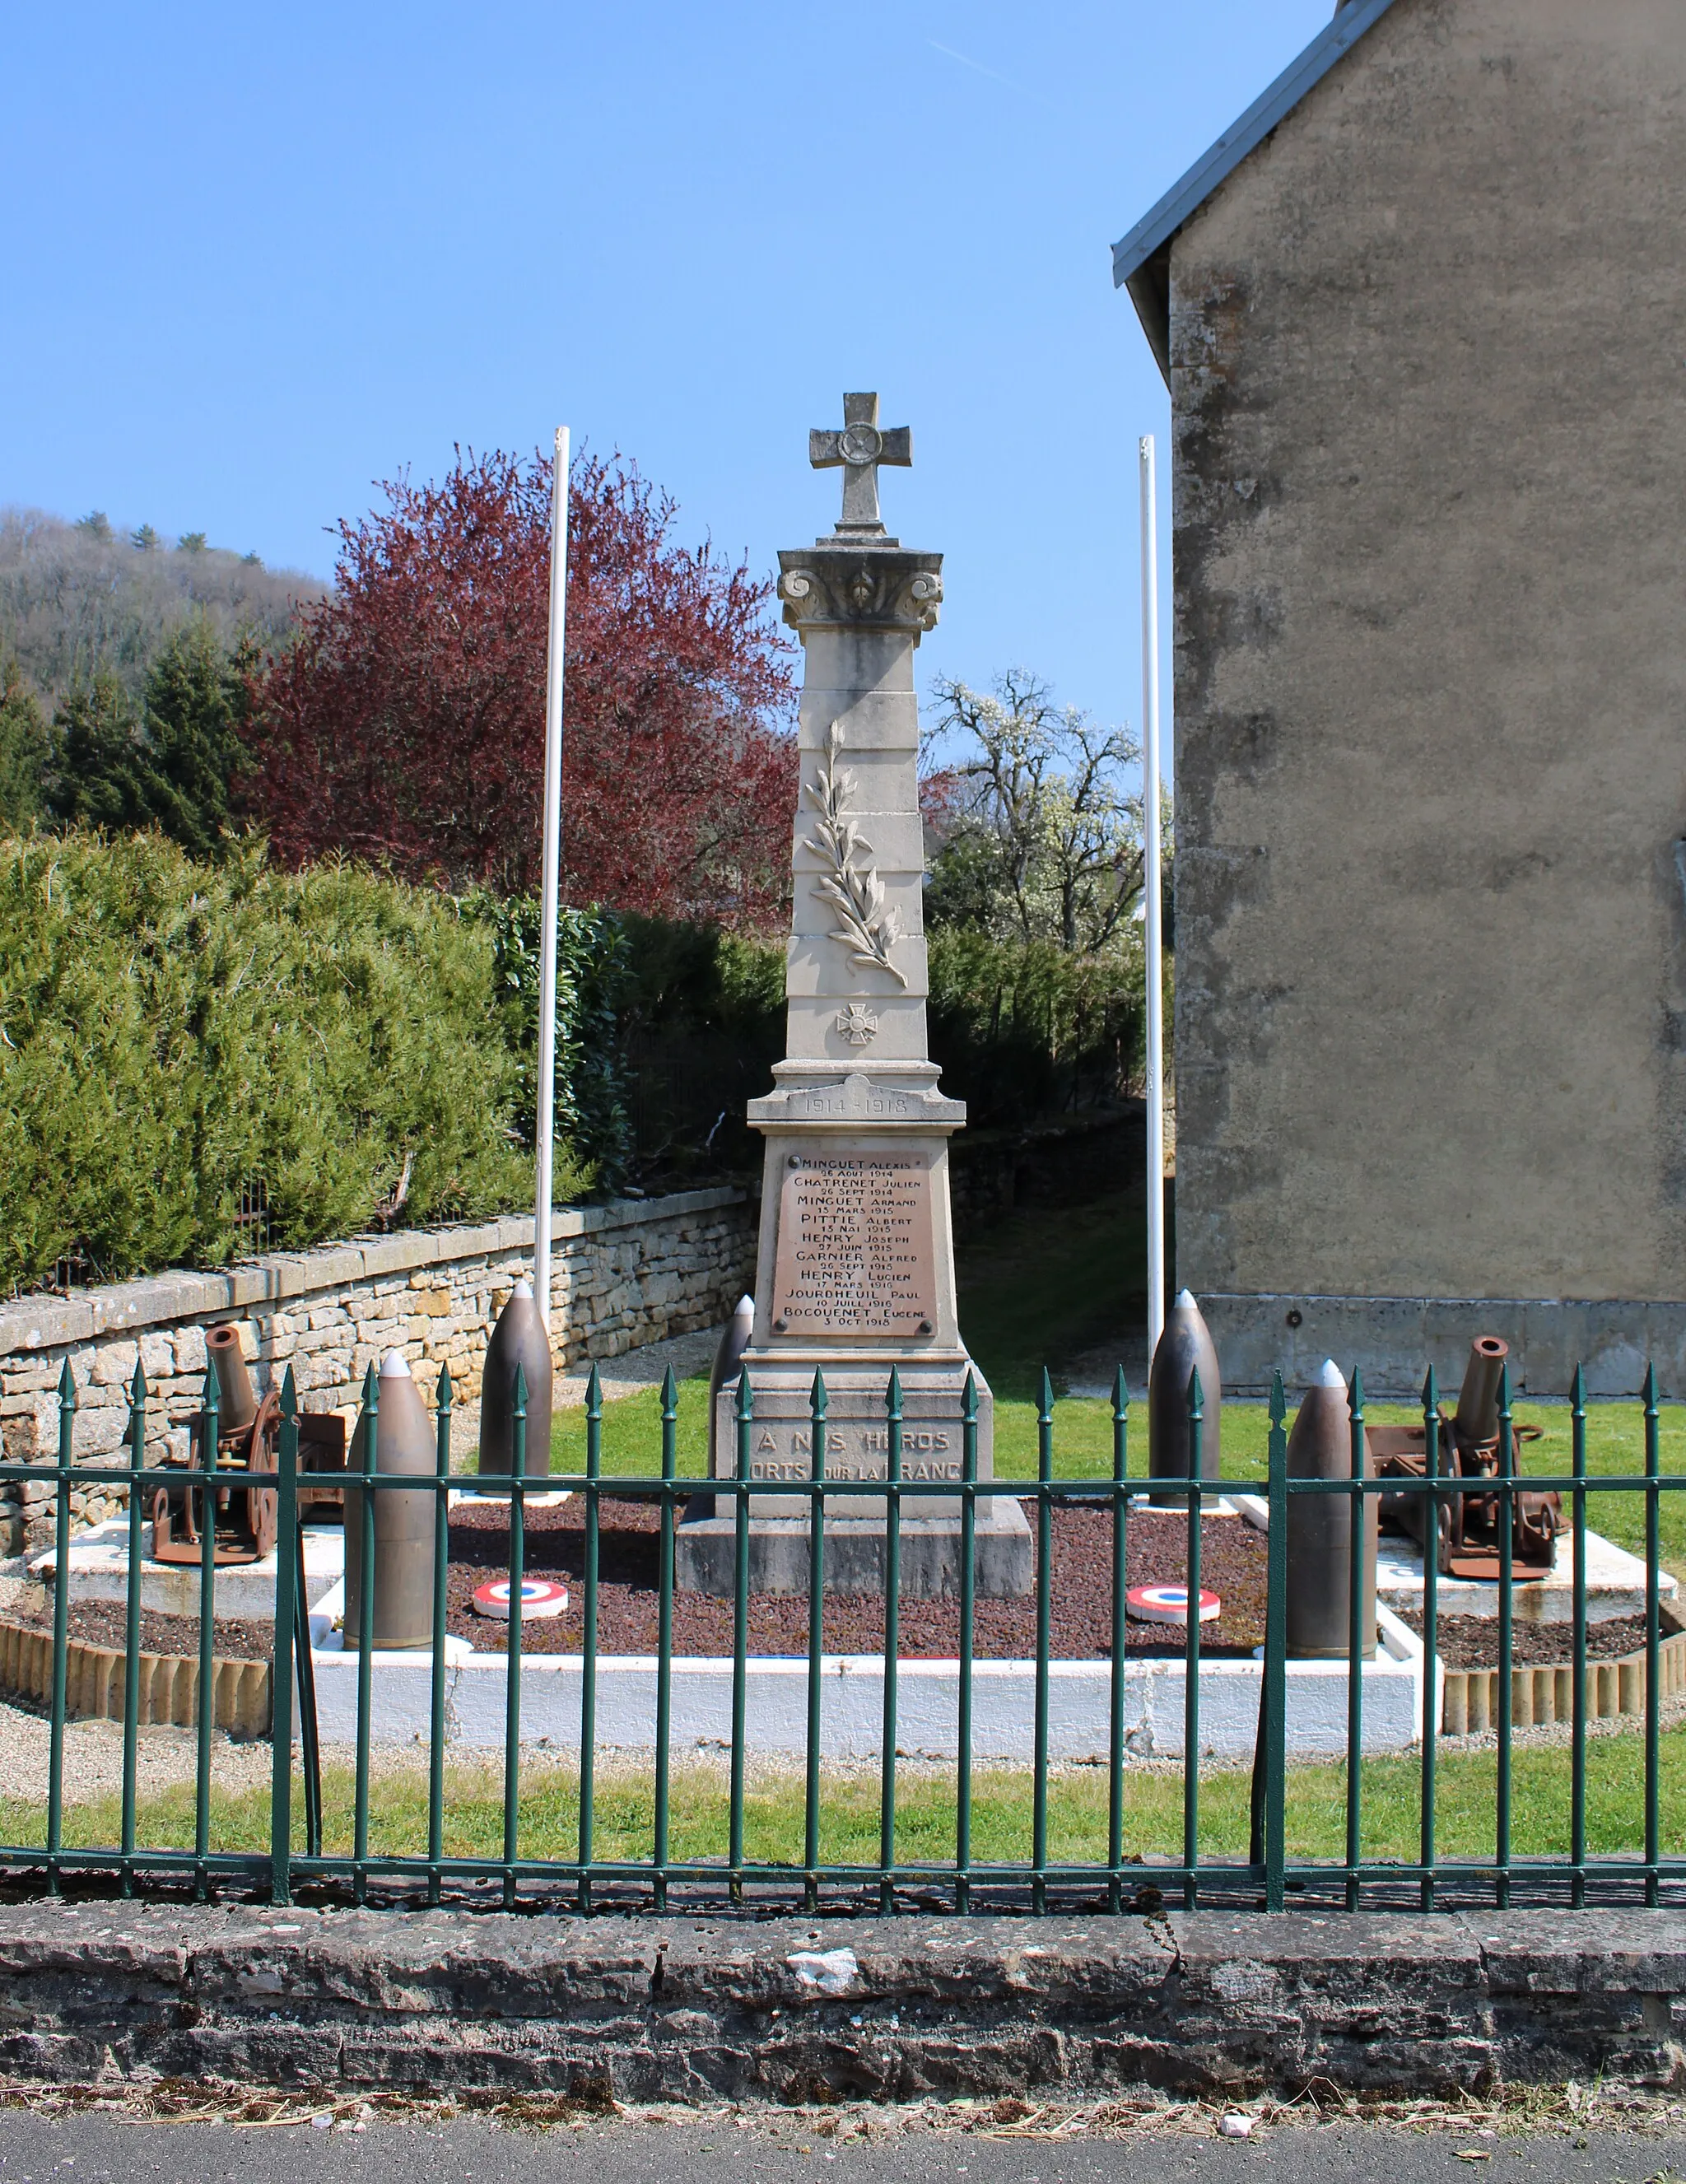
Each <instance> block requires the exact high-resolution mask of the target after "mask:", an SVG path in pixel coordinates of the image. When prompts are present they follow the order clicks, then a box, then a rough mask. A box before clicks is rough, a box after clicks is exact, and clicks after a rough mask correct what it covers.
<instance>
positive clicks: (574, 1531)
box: [448, 1496, 1267, 1661]
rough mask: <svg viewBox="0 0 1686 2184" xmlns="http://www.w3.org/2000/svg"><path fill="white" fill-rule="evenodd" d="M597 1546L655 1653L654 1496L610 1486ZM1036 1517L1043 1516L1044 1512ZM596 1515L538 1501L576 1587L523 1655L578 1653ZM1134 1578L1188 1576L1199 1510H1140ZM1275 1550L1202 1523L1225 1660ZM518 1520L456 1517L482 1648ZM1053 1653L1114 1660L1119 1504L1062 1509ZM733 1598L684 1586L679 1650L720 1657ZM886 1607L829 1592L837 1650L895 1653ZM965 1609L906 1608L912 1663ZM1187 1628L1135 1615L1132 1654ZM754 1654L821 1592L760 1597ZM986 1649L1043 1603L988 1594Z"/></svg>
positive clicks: (603, 1598)
mask: <svg viewBox="0 0 1686 2184" xmlns="http://www.w3.org/2000/svg"><path fill="white" fill-rule="evenodd" d="M601 1507H602V1515H601V1524H600V1531H599V1546H598V1647H599V1650H600V1651H601V1652H605V1653H654V1652H655V1651H656V1636H657V1614H658V1605H659V1603H658V1599H657V1590H656V1587H657V1577H658V1570H659V1563H658V1555H659V1537H658V1534H659V1518H658V1515H657V1512H656V1509H655V1507H654V1504H651V1503H648V1502H636V1501H616V1500H611V1499H610V1498H609V1497H608V1496H605V1497H604V1501H603V1503H602V1505H601ZM1032 1522H1034V1518H1033V1516H1032ZM583 1528H584V1518H583V1513H582V1511H581V1507H580V1504H579V1502H578V1501H577V1500H576V1501H573V1502H567V1503H565V1505H564V1506H563V1507H561V1508H559V1509H545V1510H534V1511H532V1512H531V1513H530V1514H529V1516H528V1518H527V1520H526V1572H527V1574H528V1575H529V1576H530V1577H540V1578H551V1579H554V1580H559V1581H560V1582H561V1583H562V1584H564V1585H566V1586H567V1587H568V1591H569V1602H568V1606H567V1608H566V1609H565V1612H564V1613H562V1614H561V1615H560V1616H558V1617H555V1618H554V1619H547V1620H544V1621H542V1622H541V1621H527V1622H525V1623H524V1624H522V1630H521V1644H522V1649H523V1651H524V1652H540V1653H577V1652H579V1651H580V1649H581V1615H582V1610H581V1578H582V1575H583V1572H584V1568H585V1555H584V1546H585V1541H584V1535H583ZM1126 1539H1127V1582H1128V1583H1129V1584H1130V1585H1153V1584H1176V1583H1178V1582H1180V1581H1181V1580H1182V1577H1183V1576H1184V1574H1185V1568H1186V1562H1185V1556H1186V1548H1187V1541H1188V1519H1187V1518H1186V1517H1185V1516H1183V1515H1182V1513H1180V1512H1177V1513H1170V1514H1166V1515H1160V1514H1159V1513H1154V1512H1141V1513H1138V1512H1135V1511H1132V1513H1131V1514H1130V1517H1129V1520H1128V1525H1127V1533H1126ZM1266 1552H1267V1550H1266V1542H1265V1537H1264V1535H1263V1534H1262V1533H1260V1532H1255V1530H1254V1529H1253V1527H1252V1526H1251V1525H1250V1524H1245V1523H1244V1522H1242V1520H1241V1519H1239V1518H1233V1517H1208V1518H1205V1520H1204V1521H1203V1524H1202V1526H1201V1541H1200V1558H1201V1582H1202V1584H1203V1585H1204V1586H1205V1589H1206V1591H1209V1592H1216V1594H1217V1595H1218V1596H1219V1597H1220V1599H1221V1601H1222V1602H1223V1612H1222V1614H1221V1617H1220V1619H1218V1620H1217V1621H1216V1622H1214V1623H1209V1624H1206V1625H1205V1628H1204V1629H1203V1630H1202V1632H1201V1634H1200V1643H1201V1650H1202V1651H1203V1652H1205V1653H1207V1654H1209V1655H1211V1656H1214V1657H1216V1658H1226V1657H1227V1658H1231V1659H1233V1658H1242V1657H1250V1656H1251V1654H1252V1652H1253V1649H1254V1647H1255V1646H1258V1645H1260V1644H1262V1642H1263V1640H1264V1631H1265V1583H1266ZM508 1569H509V1530H508V1525H507V1521H506V1519H505V1517H504V1513H503V1511H502V1510H501V1509H498V1508H496V1507H491V1506H487V1507H481V1508H477V1509H459V1510H458V1511H457V1512H456V1513H455V1514H454V1515H453V1518H452V1523H451V1570H450V1575H449V1579H448V1625H449V1628H450V1629H451V1630H452V1631H453V1633H454V1634H455V1635H458V1636H459V1637H464V1638H467V1639H469V1640H470V1641H471V1642H472V1643H473V1645H474V1646H475V1647H476V1651H478V1652H501V1651H502V1650H504V1646H506V1645H507V1642H508V1641H507V1638H506V1636H505V1634H504V1629H503V1626H502V1625H501V1624H498V1623H494V1622H491V1621H488V1620H487V1619H486V1618H485V1617H483V1616H480V1615H477V1614H476V1613H475V1612H474V1608H473V1604H472V1602H473V1594H474V1589H475V1587H476V1585H483V1584H485V1583H486V1581H487V1580H488V1579H489V1578H492V1577H496V1576H500V1575H503V1574H506V1573H507V1571H508ZM1052 1571H1053V1581H1052V1584H1051V1585H1050V1587H1049V1594H1050V1603H1051V1606H1050V1615H1049V1623H1050V1641H1051V1642H1050V1652H1051V1656H1052V1658H1054V1659H1055V1660H1061V1661H1093V1660H1105V1659H1106V1658H1109V1656H1110V1652H1111V1650H1112V1518H1111V1514H1110V1511H1107V1510H1104V1509H1093V1508H1083V1507H1065V1508H1061V1507H1055V1508H1054V1513H1053V1541H1052ZM883 1638H884V1603H883V1600H882V1597H881V1596H877V1595H875V1594H849V1593H832V1592H830V1591H828V1592H827V1594H826V1608H825V1641H824V1642H825V1648H826V1652H833V1653H872V1652H880V1651H882V1646H883ZM673 1642H674V1649H675V1651H676V1652H679V1653H682V1654H690V1655H693V1656H702V1657H704V1658H721V1657H729V1656H730V1654H731V1652H732V1603H731V1602H730V1601H728V1600H716V1599H712V1598H709V1597H708V1596H704V1595H701V1594H698V1593H689V1592H680V1591H676V1592H675V1594H674V1601H673ZM1182 1644H1183V1641H1182V1635H1181V1633H1180V1631H1179V1632H1176V1633H1173V1632H1171V1630H1167V1629H1166V1626H1165V1625H1163V1624H1133V1623H1132V1624H1131V1625H1130V1636H1129V1650H1130V1652H1132V1654H1138V1655H1140V1656H1142V1657H1143V1658H1152V1657H1155V1656H1158V1657H1160V1658H1166V1657H1170V1656H1173V1655H1180V1654H1181V1652H1182ZM749 1650H750V1652H752V1653H756V1654H775V1655H790V1654H805V1653H806V1652H807V1650H808V1601H807V1597H806V1596H805V1595H804V1594H791V1593H784V1594H776V1593H758V1594H756V1595H754V1596H753V1597H752V1598H751V1601H750V1603H749ZM974 1650H975V1652H976V1654H977V1658H979V1659H980V1660H1022V1659H1025V1658H1027V1657H1030V1656H1032V1655H1033V1654H1034V1653H1035V1651H1036V1602H1035V1599H1034V1597H1027V1598H1022V1599H1018V1600H985V1599H980V1600H979V1601H978V1602H977V1621H976V1626H975V1637H974ZM959 1652H960V1606H959V1603H958V1602H956V1601H954V1600H914V1599H908V1598H904V1600H903V1602H902V1604H901V1644H900V1654H901V1657H902V1658H905V1659H909V1660H951V1659H953V1658H954V1657H955V1656H956V1655H957V1654H958V1653H959Z"/></svg>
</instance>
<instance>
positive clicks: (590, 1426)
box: [580, 1364, 603, 1911]
mask: <svg viewBox="0 0 1686 2184" xmlns="http://www.w3.org/2000/svg"><path fill="white" fill-rule="evenodd" d="M602 1473H603V1384H602V1382H601V1381H600V1380H599V1379H598V1370H597V1367H596V1365H595V1364H593V1367H592V1369H591V1375H590V1378H589V1379H587V1382H586V1507H585V1520H586V1541H585V1556H586V1562H585V1597H584V1601H583V1603H582V1606H583V1610H584V1615H583V1623H584V1627H583V1629H582V1630H581V1637H580V1649H581V1650H580V1908H581V1911H589V1910H590V1909H591V1903H592V1877H591V1865H592V1857H593V1833H594V1824H595V1819H596V1814H595V1812H594V1809H593V1808H594V1804H595V1800H596V1796H597V1562H598V1518H599V1509H598V1495H599V1493H600V1491H601V1485H600V1481H601V1478H602Z"/></svg>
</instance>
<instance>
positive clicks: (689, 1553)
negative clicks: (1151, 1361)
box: [676, 1351, 1034, 1599]
mask: <svg viewBox="0 0 1686 2184" xmlns="http://www.w3.org/2000/svg"><path fill="white" fill-rule="evenodd" d="M892 1362H895V1364H896V1366H897V1369H898V1371H899V1375H900V1380H901V1390H902V1485H903V1493H902V1496H901V1506H902V1520H901V1590H902V1591H903V1593H904V1594H905V1595H907V1596H910V1597H911V1598H915V1599H921V1598H922V1599H932V1598H935V1597H938V1596H948V1597H949V1598H954V1597H957V1596H958V1595H959V1593H960V1536H961V1509H960V1497H959V1496H956V1495H954V1494H921V1493H919V1492H917V1491H916V1489H917V1488H918V1486H919V1485H921V1482H923V1481H925V1480H929V1479H942V1480H943V1481H944V1482H945V1483H949V1482H952V1483H953V1484H955V1485H958V1484H959V1483H960V1480H961V1479H962V1478H963V1477H964V1475H965V1421H964V1418H963V1415H962V1409H963V1401H964V1390H965V1377H966V1373H967V1372H968V1371H970V1372H971V1378H972V1385H973V1389H974V1390H975V1392H976V1395H977V1482H978V1487H979V1491H978V1495H977V1501H976V1503H975V1505H974V1507H975V1509H976V1518H975V1523H974V1532H973V1536H974V1538H975V1540H976V1542H977V1549H976V1553H977V1559H976V1563H975V1565H974V1568H975V1573H976V1574H975V1579H974V1582H975V1585H976V1587H977V1592H978V1594H979V1595H980V1596H993V1597H1002V1596H1012V1595H1017V1594H1023V1593H1027V1592H1029V1591H1031V1589H1032V1584H1033V1582H1034V1573H1033V1569H1032V1550H1031V1529H1030V1525H1029V1524H1028V1522H1027V1519H1026V1517H1025V1513H1024V1510H1023V1508H1022V1507H1021V1506H1020V1504H1019V1503H1018V1502H1016V1501H1015V1499H1014V1498H1013V1497H1012V1496H1010V1495H1008V1494H1001V1493H997V1492H994V1491H992V1490H991V1489H992V1488H993V1443H994V1423H995V1412H994V1400H993V1397H992V1396H991V1394H990V1392H989V1387H988V1382H987V1381H986V1380H985V1379H983V1376H982V1373H979V1372H978V1371H977V1368H976V1367H975V1366H967V1365H965V1364H963V1363H957V1362H944V1363H942V1364H926V1363H924V1362H920V1361H917V1360H913V1361H910V1360H908V1359H906V1358H900V1359H897V1360H894V1361H892V1360H891V1359H890V1358H888V1357H886V1358H884V1359H883V1360H882V1362H879V1361H877V1360H873V1361H871V1362H866V1361H863V1360H862V1359H860V1357H850V1358H849V1359H848V1361H847V1362H843V1361H838V1362H837V1363H836V1364H835V1365H834V1366H833V1367H832V1369H830V1370H828V1371H826V1374H825V1380H826V1461H825V1476H826V1479H829V1480H832V1481H833V1482H834V1483H837V1484H839V1485H849V1486H855V1487H859V1486H860V1485H865V1484H866V1483H868V1482H875V1481H877V1480H881V1479H886V1478H888V1475H889V1468H890V1455H889V1450H890V1428H889V1422H888V1418H887V1416H886V1401H885V1398H886V1390H887V1388H888V1381H889V1375H890V1366H891V1363H892ZM744 1364H745V1368H746V1369H747V1370H748V1373H749V1385H750V1389H751V1391H752V1394H753V1396H754V1419H753V1420H752V1422H751V1424H750V1427H749V1476H750V1479H752V1480H753V1481H754V1483H755V1485H757V1486H765V1487H767V1488H769V1489H771V1490H770V1491H767V1492H758V1493H754V1494H752V1495H751V1496H749V1528H748V1529H749V1589H750V1591H752V1592H806V1591H808V1589H809V1576H810V1568H811V1561H812V1552H811V1547H810V1540H809V1503H808V1498H807V1496H805V1495H799V1494H791V1493H780V1492H779V1491H778V1490H777V1489H778V1488H779V1487H780V1486H781V1485H794V1484H797V1483H801V1484H804V1485H805V1484H806V1483H807V1481H808V1480H809V1479H811V1478H812V1477H813V1475H814V1420H813V1408H812V1388H813V1376H814V1366H813V1364H812V1363H811V1362H804V1363H802V1364H800V1365H795V1364H793V1363H791V1362H787V1361H786V1360H784V1359H781V1360H780V1361H779V1362H777V1363H776V1364H774V1363H761V1362H757V1361H756V1360H755V1357H754V1351H751V1352H750V1353H749V1354H748V1356H747V1357H746V1358H745V1360H744ZM736 1400H737V1396H736V1390H735V1388H726V1389H723V1390H721V1395H720V1396H719V1397H718V1399H717V1401H718V1409H717V1411H716V1413H715V1448H716V1450H717V1451H718V1455H717V1457H716V1468H715V1476H716V1477H719V1478H730V1477H732V1476H734V1475H735V1474H736V1471H737V1421H736V1418H735V1417H734V1408H735V1404H736ZM887 1537H888V1505H887V1502H886V1500H885V1497H884V1496H882V1495H881V1494H872V1493H863V1492H858V1491H857V1492H849V1493H842V1494H834V1495H828V1496H827V1497H826V1518H825V1557H826V1590H827V1591H832V1592H857V1593H882V1591H883V1590H884V1558H885V1549H886V1543H887ZM677 1551H678V1552H677V1562H676V1576H677V1579H678V1582H679V1583H680V1585H683V1586H687V1587H689V1588H691V1589H692V1590H693V1591H698V1592H708V1593H714V1594H715V1595H718V1596H730V1595H731V1594H732V1591H734V1590H735V1587H736V1583H737V1516H736V1513H735V1511H734V1507H733V1503H732V1501H731V1500H730V1499H727V1498H726V1497H723V1496H716V1495H712V1494H707V1493H703V1494H698V1495H697V1496H694V1497H693V1500H692V1502H691V1503H690V1506H689V1507H688V1508H687V1511H686V1513H685V1516H684V1517H683V1518H682V1521H681V1523H680V1524H679V1526H678V1535H677Z"/></svg>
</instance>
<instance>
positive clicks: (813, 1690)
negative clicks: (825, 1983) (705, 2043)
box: [802, 1368, 826, 1911]
mask: <svg viewBox="0 0 1686 2184" xmlns="http://www.w3.org/2000/svg"><path fill="white" fill-rule="evenodd" d="M809 1415H810V1434H811V1435H812V1440H811V1448H812V1454H811V1456H810V1465H809V1469H810V1478H811V1479H812V1482H813V1483H812V1485H810V1488H809V1492H808V1507H809V1512H810V1514H809V1519H808V1543H809V1561H808V1749H807V1753H806V1759H807V1772H806V1779H805V1781H804V1786H803V1803H802V1869H803V1876H804V1902H805V1903H806V1906H807V1908H808V1909H809V1910H810V1911H814V1910H817V1909H818V1908H819V1903H820V1705H821V1660H822V1658H823V1654H824V1648H825V1635H826V1624H825V1616H826V1485H825V1480H826V1376H825V1374H824V1373H821V1372H820V1371H819V1370H818V1369H817V1368H816V1369H815V1374H814V1385H813V1388H812V1390H811V1391H810V1396H809Z"/></svg>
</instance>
